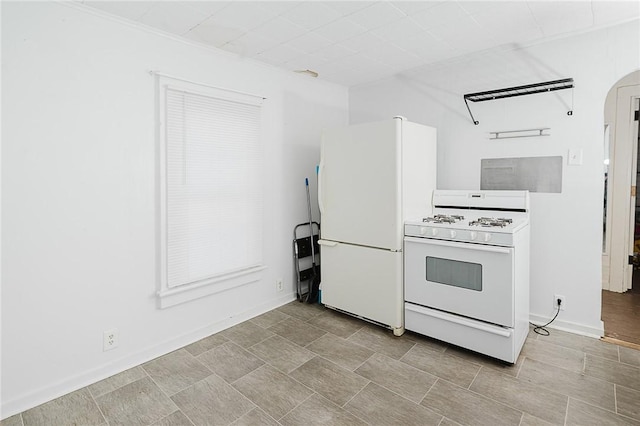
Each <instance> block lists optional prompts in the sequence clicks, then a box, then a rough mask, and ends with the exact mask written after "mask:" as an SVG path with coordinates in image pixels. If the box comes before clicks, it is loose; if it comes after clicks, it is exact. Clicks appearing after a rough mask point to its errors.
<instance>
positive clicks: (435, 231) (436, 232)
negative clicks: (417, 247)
mask: <svg viewBox="0 0 640 426" xmlns="http://www.w3.org/2000/svg"><path fill="white" fill-rule="evenodd" d="M431 235H433V236H434V237H435V236H436V235H438V230H437V229H436V228H433V229H432V230H431Z"/></svg>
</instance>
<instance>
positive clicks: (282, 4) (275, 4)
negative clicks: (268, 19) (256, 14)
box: [216, 0, 302, 15]
mask: <svg viewBox="0 0 640 426" xmlns="http://www.w3.org/2000/svg"><path fill="white" fill-rule="evenodd" d="M216 1H217V0H216ZM259 3H260V6H261V7H263V8H265V9H269V10H270V11H272V12H273V13H275V14H276V15H282V14H283V13H285V12H287V11H288V10H291V9H293V8H294V7H297V6H298V5H299V4H301V3H302V2H300V1H271V0H269V1H261V2H259Z"/></svg>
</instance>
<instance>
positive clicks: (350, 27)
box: [314, 19, 367, 42]
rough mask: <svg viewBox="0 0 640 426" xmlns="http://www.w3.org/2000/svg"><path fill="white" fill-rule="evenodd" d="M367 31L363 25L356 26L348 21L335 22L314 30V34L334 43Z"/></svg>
mask: <svg viewBox="0 0 640 426" xmlns="http://www.w3.org/2000/svg"><path fill="white" fill-rule="evenodd" d="M366 31H367V29H366V28H364V27H363V26H362V25H359V24H356V23H355V22H353V21H350V20H348V19H340V20H337V21H333V22H331V23H329V24H327V25H323V26H322V27H320V28H317V29H315V30H314V32H316V33H318V34H320V35H321V36H323V37H326V38H328V39H329V40H331V41H334V42H339V41H342V40H346V39H348V38H351V37H354V36H356V35H358V34H362V33H364V32H366Z"/></svg>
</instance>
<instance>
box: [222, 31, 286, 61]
mask: <svg viewBox="0 0 640 426" xmlns="http://www.w3.org/2000/svg"><path fill="white" fill-rule="evenodd" d="M278 44H280V43H279V42H278V41H276V40H272V39H270V38H267V37H265V36H262V35H258V34H255V33H253V32H248V33H245V34H243V35H242V36H240V37H238V38H236V39H235V40H232V41H229V42H228V43H226V44H224V45H223V46H222V48H223V49H224V50H228V51H230V52H234V53H237V54H238V55H240V56H256V55H258V54H260V53H262V52H264V51H265V50H269V49H271V48H273V47H276V46H277V45H278Z"/></svg>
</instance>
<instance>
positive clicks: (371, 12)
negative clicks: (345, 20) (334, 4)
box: [349, 2, 406, 30]
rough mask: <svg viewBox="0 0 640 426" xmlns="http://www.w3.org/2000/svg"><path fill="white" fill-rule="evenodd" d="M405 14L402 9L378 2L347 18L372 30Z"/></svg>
mask: <svg viewBox="0 0 640 426" xmlns="http://www.w3.org/2000/svg"><path fill="white" fill-rule="evenodd" d="M405 16H406V15H405V14H404V13H403V12H402V11H400V10H399V9H398V8H396V7H393V6H392V5H390V4H389V3H386V2H379V3H375V4H373V5H371V6H369V7H367V8H365V9H362V10H359V11H357V12H355V13H353V14H351V15H349V20H351V21H354V22H356V23H358V24H360V25H362V26H363V27H365V28H367V29H369V30H372V29H374V28H378V27H381V26H382V25H384V24H388V23H390V22H393V21H396V20H398V19H401V18H403V17H405Z"/></svg>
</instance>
